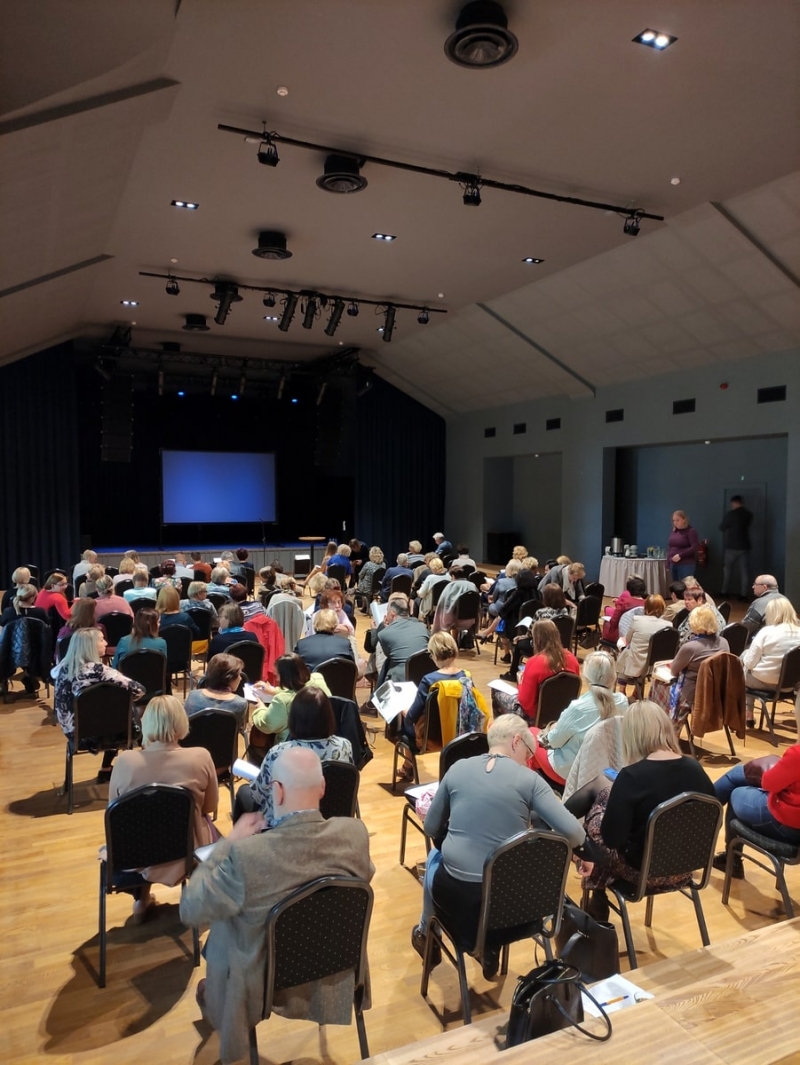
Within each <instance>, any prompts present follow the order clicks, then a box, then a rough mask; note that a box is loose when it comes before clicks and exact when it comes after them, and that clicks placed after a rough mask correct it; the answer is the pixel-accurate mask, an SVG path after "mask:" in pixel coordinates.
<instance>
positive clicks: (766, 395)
mask: <svg viewBox="0 0 800 1065" xmlns="http://www.w3.org/2000/svg"><path fill="white" fill-rule="evenodd" d="M784 399H786V385H775V386H774V388H759V390H758V402H759V403H781V402H782V401H783V400H784Z"/></svg>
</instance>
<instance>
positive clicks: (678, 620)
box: [672, 607, 689, 629]
mask: <svg viewBox="0 0 800 1065" xmlns="http://www.w3.org/2000/svg"><path fill="white" fill-rule="evenodd" d="M688 617H689V608H688V607H683V608H682V609H681V610H679V611H678V613H677V614H676V615H675V617H674V618H673V619H672V627H673V628H674V629H679V628H680V627H681V625H682V624H683V623H684V621H686V619H687V618H688Z"/></svg>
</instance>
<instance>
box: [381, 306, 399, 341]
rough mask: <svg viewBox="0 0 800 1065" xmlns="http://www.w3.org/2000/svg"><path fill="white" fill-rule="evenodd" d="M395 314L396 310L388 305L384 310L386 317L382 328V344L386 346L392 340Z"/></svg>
mask: <svg viewBox="0 0 800 1065" xmlns="http://www.w3.org/2000/svg"><path fill="white" fill-rule="evenodd" d="M396 314H397V309H396V308H395V307H394V306H392V304H391V303H390V304H389V306H388V307H387V308H386V317H385V319H384V326H383V342H384V344H388V343H389V342H390V340H391V339H392V333H393V332H394V316H395V315H396Z"/></svg>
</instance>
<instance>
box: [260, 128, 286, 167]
mask: <svg viewBox="0 0 800 1065" xmlns="http://www.w3.org/2000/svg"><path fill="white" fill-rule="evenodd" d="M256 158H257V159H258V161H259V163H261V165H262V166H277V165H278V163H279V162H280V161H281V160H280V157H279V155H278V149H277V148H276V146H275V141H274V140H273V139H272V137H270V135H269V133H266V132H265V133H264V139H263V141H262V142H261V143H260V144H259V146H258V151H257V152H256Z"/></svg>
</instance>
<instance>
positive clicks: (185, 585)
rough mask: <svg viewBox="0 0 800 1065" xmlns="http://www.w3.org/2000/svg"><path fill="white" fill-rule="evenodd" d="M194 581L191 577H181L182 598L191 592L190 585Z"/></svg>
mask: <svg viewBox="0 0 800 1065" xmlns="http://www.w3.org/2000/svg"><path fill="white" fill-rule="evenodd" d="M191 583H192V578H191V577H181V599H185V598H186V596H187V595H188V594H189V585H190V584H191Z"/></svg>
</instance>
